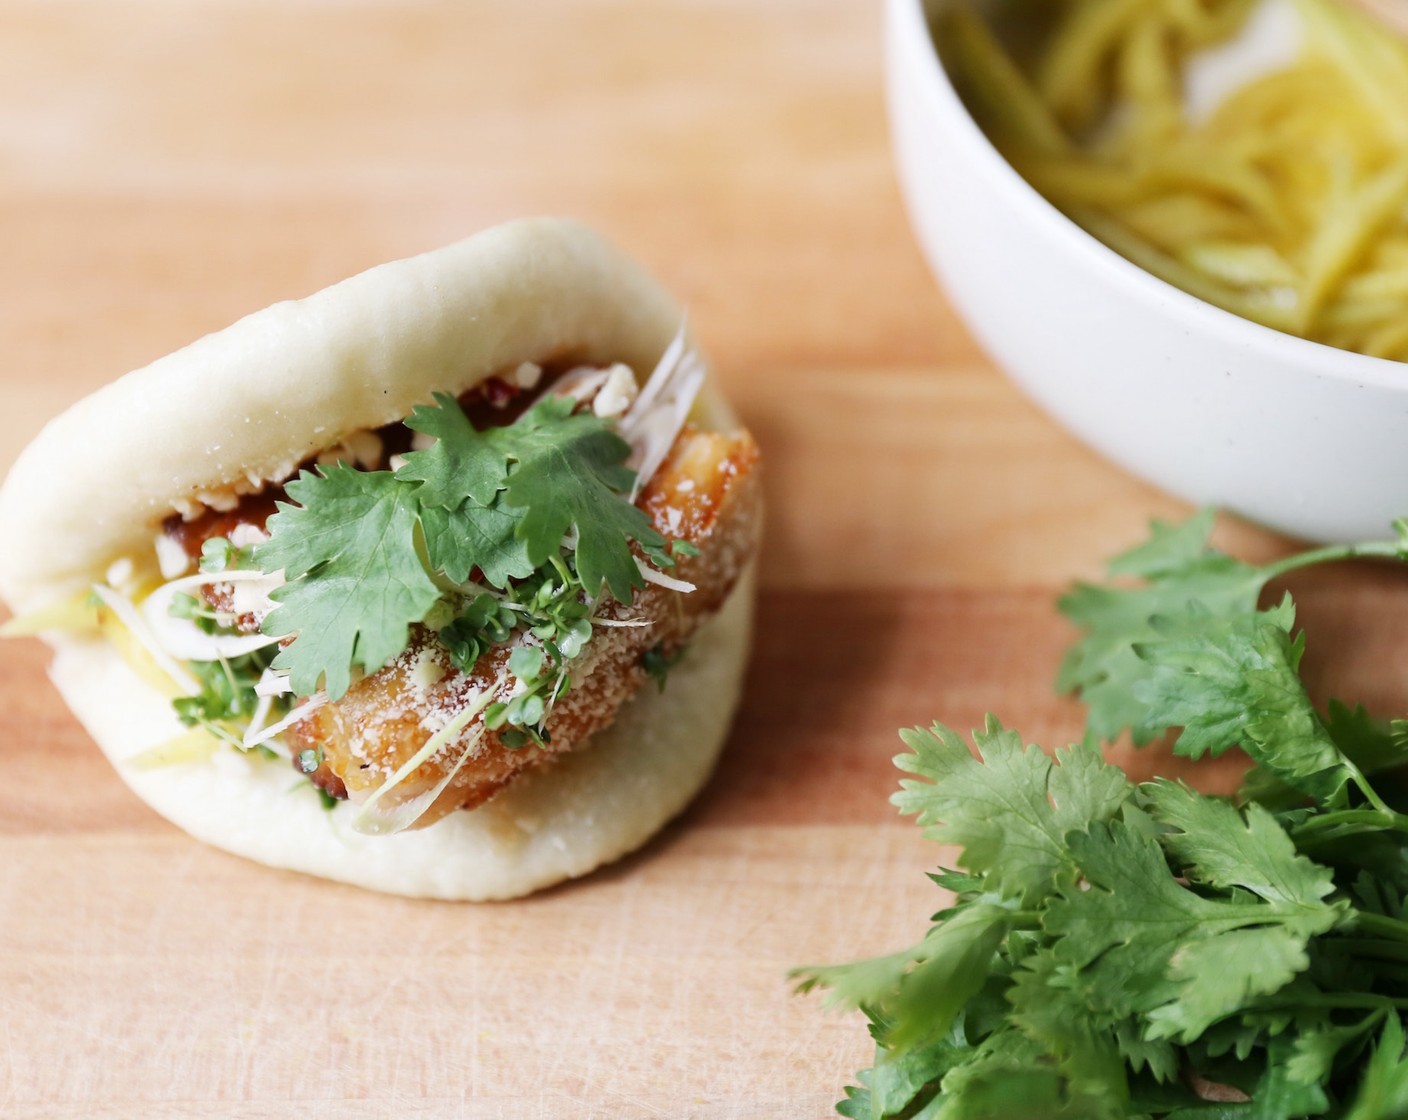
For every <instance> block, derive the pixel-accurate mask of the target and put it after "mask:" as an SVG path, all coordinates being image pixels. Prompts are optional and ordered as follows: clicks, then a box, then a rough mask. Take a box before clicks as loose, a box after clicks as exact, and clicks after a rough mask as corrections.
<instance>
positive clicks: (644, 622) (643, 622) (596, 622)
mask: <svg viewBox="0 0 1408 1120" xmlns="http://www.w3.org/2000/svg"><path fill="white" fill-rule="evenodd" d="M592 625H593V626H610V627H614V628H616V629H620V630H626V629H638V628H640V627H642V626H654V625H655V623H654V621H653V620H651V619H649V618H601V617H596V618H593V619H592Z"/></svg>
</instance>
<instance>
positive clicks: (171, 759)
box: [126, 727, 220, 770]
mask: <svg viewBox="0 0 1408 1120" xmlns="http://www.w3.org/2000/svg"><path fill="white" fill-rule="evenodd" d="M219 749H220V740H219V739H217V738H216V737H215V736H213V735H211V734H210V733H209V732H208V731H206V730H205V729H204V728H199V727H197V728H193V729H192V730H190V731H186V732H184V733H182V734H180V735H176V736H173V737H172V738H170V739H167V740H165V741H164V742H161V743H158V744H157V745H156V746H154V747H148V748H147V749H146V750H144V751H139V752H137V753H136V754H134V755H132V756H131V757H129V758H128V759H127V760H126V764H127V765H128V766H131V767H132V768H133V769H134V770H159V769H161V768H162V767H163V766H179V765H182V764H183V763H188V762H204V761H205V760H206V759H208V758H209V757H210V756H211V755H212V754H214V753H215V752H216V751H217V750H219Z"/></svg>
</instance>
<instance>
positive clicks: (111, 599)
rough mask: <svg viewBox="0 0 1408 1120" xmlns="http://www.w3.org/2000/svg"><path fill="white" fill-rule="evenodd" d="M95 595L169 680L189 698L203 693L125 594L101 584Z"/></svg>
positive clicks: (96, 584) (95, 589)
mask: <svg viewBox="0 0 1408 1120" xmlns="http://www.w3.org/2000/svg"><path fill="white" fill-rule="evenodd" d="M93 594H94V595H96V596H97V597H98V598H99V599H100V600H102V603H103V606H105V607H107V609H108V610H110V611H112V613H113V614H114V615H115V616H116V617H117V620H118V621H119V622H120V623H122V625H123V626H125V627H127V632H128V633H129V634H131V635H132V638H133V640H134V641H136V642H137V643H138V644H139V645H140V646H141V647H142V648H143V649H145V650H146V651H147V653H148V654H150V655H151V658H152V660H153V661H155V662H156V663H157V665H158V666H159V667H160V668H161V670H162V672H164V673H165V674H166V675H167V676H168V677H170V678H171V679H172V680H173V681H175V682H176V686H177V687H178V688H179V689H180V690H181V691H182V692H184V693H185V694H186V695H187V696H194V695H196V694H197V693H198V692H200V685H199V684H197V683H196V681H195V678H193V677H192V676H191V675H190V674H189V673H188V672H186V670H185V669H183V668H181V666H180V665H179V664H177V662H176V660H175V659H174V658H173V657H172V656H171V655H170V654H169V653H167V652H166V650H164V649H162V647H161V646H160V645H159V644H158V643H157V641H156V639H155V638H153V637H152V634H151V631H150V630H149V629H148V628H147V624H146V622H144V621H143V619H142V616H141V613H140V612H139V611H138V610H137V607H136V605H135V604H134V603H133V602H132V600H131V599H129V598H128V597H127V596H126V595H124V594H122V592H120V591H117V590H115V589H114V588H111V587H104V586H103V585H102V584H101V583H95V584H94V585H93Z"/></svg>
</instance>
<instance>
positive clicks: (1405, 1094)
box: [1345, 1013, 1408, 1120]
mask: <svg viewBox="0 0 1408 1120" xmlns="http://www.w3.org/2000/svg"><path fill="white" fill-rule="evenodd" d="M1405 1116H1408V1056H1405V1054H1404V1038H1403V1023H1402V1021H1401V1020H1400V1019H1399V1017H1398V1015H1397V1014H1396V1013H1395V1014H1390V1015H1389V1016H1388V1018H1387V1021H1386V1022H1385V1023H1384V1029H1383V1032H1382V1033H1381V1034H1380V1035H1379V1041H1378V1044H1377V1045H1376V1046H1375V1047H1374V1052H1373V1054H1372V1055H1371V1056H1370V1058H1369V1061H1368V1064H1367V1065H1366V1066H1365V1069H1364V1080H1363V1083H1362V1084H1361V1085H1360V1086H1359V1092H1358V1094H1357V1095H1356V1096H1355V1098H1354V1103H1353V1104H1352V1105H1351V1107H1350V1109H1349V1111H1348V1112H1347V1113H1345V1120H1402V1118H1403V1117H1405Z"/></svg>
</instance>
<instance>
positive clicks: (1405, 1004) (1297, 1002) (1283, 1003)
mask: <svg viewBox="0 0 1408 1120" xmlns="http://www.w3.org/2000/svg"><path fill="white" fill-rule="evenodd" d="M1302 1007H1329V1008H1336V1007H1360V1008H1364V1009H1366V1010H1368V1011H1382V1010H1383V1009H1384V1008H1386V1007H1400V1008H1408V996H1380V995H1374V994H1373V993H1372V992H1297V993H1296V995H1295V998H1293V999H1286V1000H1271V1001H1269V1002H1267V1003H1260V1004H1257V1010H1258V1011H1275V1010H1278V1009H1281V1008H1302Z"/></svg>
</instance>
